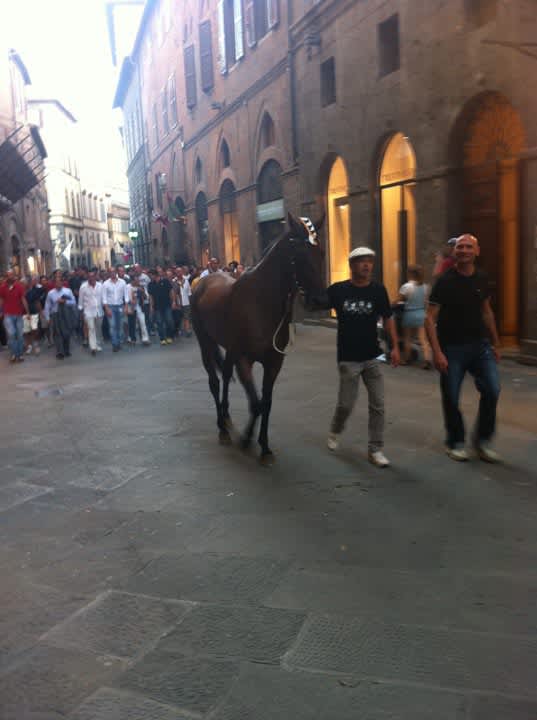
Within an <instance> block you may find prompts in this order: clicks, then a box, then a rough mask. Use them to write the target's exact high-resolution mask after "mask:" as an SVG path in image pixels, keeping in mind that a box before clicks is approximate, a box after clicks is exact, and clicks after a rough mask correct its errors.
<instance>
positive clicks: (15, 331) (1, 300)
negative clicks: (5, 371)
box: [0, 270, 29, 363]
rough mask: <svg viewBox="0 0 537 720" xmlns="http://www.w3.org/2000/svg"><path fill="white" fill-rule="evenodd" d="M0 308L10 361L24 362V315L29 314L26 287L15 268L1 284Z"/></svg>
mask: <svg viewBox="0 0 537 720" xmlns="http://www.w3.org/2000/svg"><path fill="white" fill-rule="evenodd" d="M0 310H2V311H3V313H4V327H5V329H6V335H7V340H8V345H9V349H10V351H11V357H10V362H12V363H14V362H24V358H23V353H24V336H23V330H24V322H23V317H24V315H28V314H29V310H28V302H27V300H26V288H25V287H24V285H23V284H22V283H20V282H18V281H17V278H16V277H15V273H14V272H13V270H8V271H7V273H6V281H5V283H3V284H2V285H0Z"/></svg>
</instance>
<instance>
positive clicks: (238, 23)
mask: <svg viewBox="0 0 537 720" xmlns="http://www.w3.org/2000/svg"><path fill="white" fill-rule="evenodd" d="M233 25H234V29H235V62H237V60H240V59H241V58H242V57H244V40H243V35H242V32H243V31H242V0H233Z"/></svg>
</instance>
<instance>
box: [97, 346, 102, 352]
mask: <svg viewBox="0 0 537 720" xmlns="http://www.w3.org/2000/svg"><path fill="white" fill-rule="evenodd" d="M95 349H96V350H97V352H102V351H103V349H102V347H101V346H100V345H97V347H96V348H95Z"/></svg>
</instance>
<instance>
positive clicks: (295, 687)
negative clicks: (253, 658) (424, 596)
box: [214, 665, 529, 720]
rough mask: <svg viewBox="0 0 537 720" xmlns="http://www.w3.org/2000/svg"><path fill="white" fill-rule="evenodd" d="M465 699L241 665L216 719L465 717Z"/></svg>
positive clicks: (428, 719) (421, 719)
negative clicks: (235, 680)
mask: <svg viewBox="0 0 537 720" xmlns="http://www.w3.org/2000/svg"><path fill="white" fill-rule="evenodd" d="M467 702H468V701H467V699H466V698H465V697H463V696H461V695H457V694H455V693H447V692H443V691H440V690H434V689H429V688H416V687H404V686H401V685H390V684H386V683H380V682H371V681H369V680H357V679H355V678H334V677H332V676H326V675H307V674H304V673H299V672H287V671H284V670H281V669H275V668H271V667H261V666H253V665H243V666H242V667H241V673H240V676H239V679H238V680H237V682H236V683H235V684H234V685H233V687H232V689H231V692H230V694H229V696H228V697H227V698H226V700H225V702H224V703H223V705H222V706H221V707H220V708H219V709H218V711H217V712H216V713H215V715H214V720H283V719H284V718H285V720H287V719H288V718H289V720H291V718H292V719H293V720H327V718H334V720H388V719H389V720H432V718H434V720H467V716H466V706H467ZM503 720H510V719H508V718H507V717H505V718H504V719H503ZM525 720H529V718H527V719H525Z"/></svg>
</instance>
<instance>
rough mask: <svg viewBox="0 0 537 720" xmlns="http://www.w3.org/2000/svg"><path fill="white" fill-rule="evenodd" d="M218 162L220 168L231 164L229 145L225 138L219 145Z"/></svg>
mask: <svg viewBox="0 0 537 720" xmlns="http://www.w3.org/2000/svg"><path fill="white" fill-rule="evenodd" d="M220 162H221V164H222V168H227V167H229V166H230V165H231V156H230V153H229V145H228V144H227V142H226V141H225V140H222V145H221V146H220Z"/></svg>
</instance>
